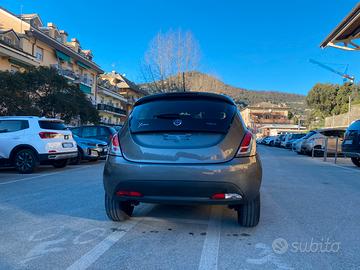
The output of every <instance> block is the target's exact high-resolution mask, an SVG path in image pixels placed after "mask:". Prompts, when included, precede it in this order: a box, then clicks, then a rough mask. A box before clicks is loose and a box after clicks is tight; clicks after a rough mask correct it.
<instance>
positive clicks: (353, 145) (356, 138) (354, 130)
mask: <svg viewBox="0 0 360 270" xmlns="http://www.w3.org/2000/svg"><path fill="white" fill-rule="evenodd" d="M341 147H342V152H343V154H344V155H345V156H346V157H349V158H351V161H352V162H353V163H354V164H355V165H356V166H358V167H360V119H359V120H357V121H354V122H353V123H352V124H351V125H350V126H349V127H348V128H347V129H346V132H345V138H344V141H343V143H342V145H341Z"/></svg>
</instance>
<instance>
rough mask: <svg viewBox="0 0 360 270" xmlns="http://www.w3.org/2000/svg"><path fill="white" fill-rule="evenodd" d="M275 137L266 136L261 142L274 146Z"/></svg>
mask: <svg viewBox="0 0 360 270" xmlns="http://www.w3.org/2000/svg"><path fill="white" fill-rule="evenodd" d="M275 138H276V136H268V137H266V138H265V139H264V140H263V144H265V145H270V146H274V143H275Z"/></svg>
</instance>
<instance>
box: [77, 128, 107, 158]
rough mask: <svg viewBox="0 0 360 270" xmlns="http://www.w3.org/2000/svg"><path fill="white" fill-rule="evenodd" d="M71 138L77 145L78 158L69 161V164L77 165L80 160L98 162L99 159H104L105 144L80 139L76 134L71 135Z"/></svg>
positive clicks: (93, 140)
mask: <svg viewBox="0 0 360 270" xmlns="http://www.w3.org/2000/svg"><path fill="white" fill-rule="evenodd" d="M73 137H74V140H75V141H76V144H77V149H78V156H77V157H76V158H73V159H72V160H71V164H79V163H80V162H81V161H82V160H88V161H98V160H99V159H100V158H106V155H107V151H108V144H107V143H106V142H103V141H100V140H96V139H89V138H81V137H79V136H77V135H76V134H73Z"/></svg>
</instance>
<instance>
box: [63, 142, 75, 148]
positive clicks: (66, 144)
mask: <svg viewBox="0 0 360 270" xmlns="http://www.w3.org/2000/svg"><path fill="white" fill-rule="evenodd" d="M62 146H63V147H64V148H72V147H73V146H74V145H73V143H63V144H62Z"/></svg>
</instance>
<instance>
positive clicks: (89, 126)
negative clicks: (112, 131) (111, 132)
mask: <svg viewBox="0 0 360 270" xmlns="http://www.w3.org/2000/svg"><path fill="white" fill-rule="evenodd" d="M82 127H108V128H112V126H107V125H82V126H78V127H69V128H70V129H72V128H82Z"/></svg>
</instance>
